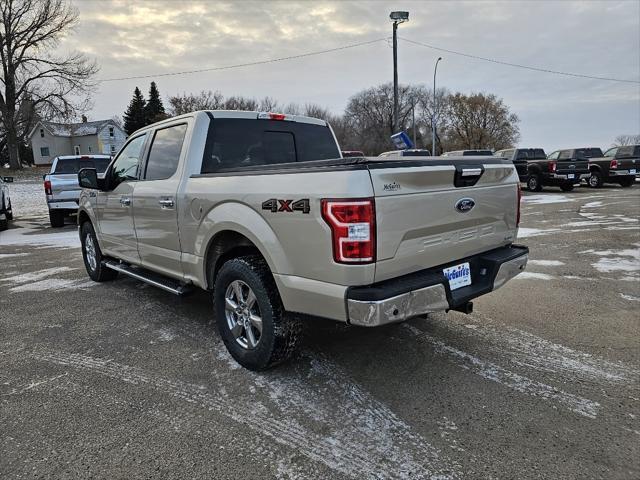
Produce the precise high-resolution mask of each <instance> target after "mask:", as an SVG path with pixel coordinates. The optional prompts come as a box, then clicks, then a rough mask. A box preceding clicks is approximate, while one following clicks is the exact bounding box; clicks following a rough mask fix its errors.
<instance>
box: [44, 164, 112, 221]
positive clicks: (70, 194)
mask: <svg viewBox="0 0 640 480" xmlns="http://www.w3.org/2000/svg"><path fill="white" fill-rule="evenodd" d="M110 161H111V157H110V156H109V155H66V156H60V157H56V158H54V160H53V163H52V164H51V170H50V171H49V173H48V174H47V175H45V176H44V193H45V195H46V197H47V207H49V221H50V223H51V226H52V227H62V226H63V225H64V219H65V217H66V216H67V215H71V214H74V213H76V212H77V211H78V198H80V190H81V189H80V186H79V185H78V172H79V171H80V170H81V169H82V168H95V169H96V171H97V172H98V173H104V171H105V170H106V169H107V166H108V165H109V162H110Z"/></svg>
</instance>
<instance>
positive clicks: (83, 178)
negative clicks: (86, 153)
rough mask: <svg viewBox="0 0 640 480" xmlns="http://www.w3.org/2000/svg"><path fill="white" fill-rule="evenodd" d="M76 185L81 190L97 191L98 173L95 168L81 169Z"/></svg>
mask: <svg viewBox="0 0 640 480" xmlns="http://www.w3.org/2000/svg"><path fill="white" fill-rule="evenodd" d="M78 184H79V185H80V186H81V187H82V188H90V189H92V190H98V173H97V171H96V169H95V168H82V169H80V171H79V172H78Z"/></svg>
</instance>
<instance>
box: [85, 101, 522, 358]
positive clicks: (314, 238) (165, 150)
mask: <svg viewBox="0 0 640 480" xmlns="http://www.w3.org/2000/svg"><path fill="white" fill-rule="evenodd" d="M339 157H340V150H339V147H338V145H337V144H336V141H335V137H334V135H333V133H332V131H331V128H330V126H329V125H328V124H327V123H326V122H325V121H323V120H319V119H315V118H308V117H299V116H289V115H284V114H273V113H257V112H228V111H206V112H194V113H190V114H186V115H181V116H178V117H174V118H171V119H168V120H164V121H162V122H159V123H156V124H153V125H150V126H148V127H145V128H143V129H141V130H138V131H137V132H135V133H133V134H132V135H131V137H130V138H129V140H128V142H127V143H126V144H125V146H124V147H123V148H122V149H121V150H120V152H119V153H118V155H117V157H116V158H115V160H114V161H113V162H112V163H111V165H110V166H109V168H108V169H107V171H106V173H105V175H104V178H99V177H98V175H97V172H96V170H95V169H91V168H85V169H82V170H80V173H79V174H78V180H79V183H80V185H82V186H83V187H84V189H83V191H82V194H81V195H80V206H79V213H78V223H79V226H80V229H79V230H80V240H81V245H82V254H83V258H84V263H85V267H86V269H87V273H88V274H89V276H90V277H91V278H92V279H93V280H95V281H97V282H102V281H107V280H112V279H114V278H115V277H116V275H117V274H118V272H121V273H123V274H126V275H130V276H132V277H135V278H137V279H140V280H143V281H146V282H149V283H151V284H153V285H156V286H158V287H160V288H162V289H165V290H167V291H170V292H173V293H176V294H181V293H184V292H185V291H186V290H188V289H190V288H192V287H199V288H203V289H205V290H208V291H210V292H211V294H212V297H213V304H214V311H215V318H216V321H217V324H218V329H219V331H220V335H221V337H222V339H223V341H224V343H225V345H226V346H227V348H228V350H229V352H230V353H231V355H232V356H233V358H235V359H236V360H237V361H238V362H239V363H240V364H242V365H243V366H245V367H247V368H249V369H253V370H261V369H265V368H268V367H270V366H272V365H275V364H277V363H278V362H281V361H283V360H284V359H286V358H287V357H289V356H290V355H291V353H292V352H293V350H294V348H295V346H296V344H297V343H298V341H299V339H300V328H301V323H300V322H301V319H302V318H304V317H308V316H314V317H325V318H329V319H333V320H337V321H341V322H347V323H350V324H353V325H361V326H369V327H373V326H378V325H383V324H388V323H391V322H399V321H403V320H406V319H408V318H412V317H414V316H418V315H424V314H426V313H429V312H436V311H446V310H449V309H454V310H460V311H463V312H466V313H469V312H470V311H471V310H472V303H471V300H472V299H473V298H475V297H478V296H480V295H483V294H485V293H489V292H491V291H492V290H495V289H497V288H499V287H501V286H502V285H504V283H505V282H507V281H508V280H509V279H511V278H513V277H514V276H516V275H517V274H518V273H520V272H521V271H522V270H523V269H524V268H525V265H526V263H527V258H528V249H527V248H526V247H524V246H517V245H514V244H513V242H514V241H515V240H516V235H517V230H518V222H519V218H520V213H519V212H520V189H519V182H518V176H517V175H516V172H515V169H514V167H513V164H512V163H511V162H508V161H506V160H503V159H496V158H492V157H486V158H485V159H470V161H469V162H468V163H466V164H464V165H461V164H460V163H459V162H451V161H448V162H447V161H439V162H435V164H434V162H433V161H432V160H424V161H422V160H414V161H411V162H407V161H403V160H401V159H399V160H393V159H375V158H373V159H372V158H367V159H362V158H339ZM431 172H433V173H434V174H433V175H431V174H430V173H431ZM485 173H487V174H486V175H485ZM489 173H490V174H489ZM476 183H478V186H476ZM425 205H428V208H425ZM125 285H126V284H125ZM125 285H123V287H125ZM104 301H105V302H108V300H107V299H105V300H104Z"/></svg>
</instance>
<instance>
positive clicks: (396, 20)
mask: <svg viewBox="0 0 640 480" xmlns="http://www.w3.org/2000/svg"><path fill="white" fill-rule="evenodd" d="M389 18H390V19H391V20H393V132H394V133H395V131H396V128H398V25H399V24H401V23H404V22H408V21H409V12H391V13H390V14H389Z"/></svg>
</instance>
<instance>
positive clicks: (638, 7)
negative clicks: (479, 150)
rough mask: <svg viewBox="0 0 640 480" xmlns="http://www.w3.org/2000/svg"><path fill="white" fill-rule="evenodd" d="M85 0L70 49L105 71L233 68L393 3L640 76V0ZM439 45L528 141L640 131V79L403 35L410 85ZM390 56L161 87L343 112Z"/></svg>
mask: <svg viewBox="0 0 640 480" xmlns="http://www.w3.org/2000/svg"><path fill="white" fill-rule="evenodd" d="M76 6H77V7H78V9H79V11H80V25H79V27H78V30H77V32H76V34H75V35H73V36H69V37H68V38H67V39H66V40H65V42H64V43H63V45H62V48H67V49H79V50H81V51H84V52H86V53H88V54H90V55H92V56H94V57H95V58H97V60H98V62H99V63H100V65H101V67H102V70H101V72H100V74H99V76H100V77H101V78H113V77H123V76H133V75H145V74H157V73H164V72H174V71H182V70H193V69H199V68H206V67H215V66H224V65H232V64H237V63H245V62H252V61H257V60H264V59H268V58H275V57H282V56H287V55H296V54H299V53H304V52H309V51H315V50H322V49H328V48H333V47H337V46H341V45H345V44H350V43H356V42H361V41H364V40H369V39H373V38H382V37H387V36H390V34H391V23H390V21H389V18H388V15H389V11H390V10H392V9H406V10H409V11H410V21H409V22H408V23H405V24H403V25H401V26H400V28H399V32H400V35H401V36H404V37H406V38H410V39H413V40H417V41H422V42H426V43H431V44H435V45H440V46H442V47H444V48H448V49H452V50H458V51H463V52H466V53H470V54H475V55H481V56H487V57H492V58H496V59H501V60H505V61H510V62H515V63H524V64H530V65H534V66H538V67H546V68H551V69H555V70H563V71H569V72H575V73H584V74H593V75H599V76H608V77H619V78H627V79H639V78H640V56H639V55H638V51H639V50H640V25H639V23H640V21H639V20H638V19H639V18H640V3H638V2H633V1H604V2H598V1H591V2H557V1H520V2H506V1H472V2H411V1H409V2H402V3H396V2H393V3H391V4H390V3H388V2H377V1H353V2H348V1H343V2H321V1H315V2H307V1H299V2H287V1H278V2H254V1H242V2H220V1H216V2H209V1H199V2H198V1H193V2H174V1H150V0H149V1H145V2H133V1H130V2H129V1H123V0H120V1H112V2H109V1H103V2H77V3H76ZM440 55H442V56H443V57H444V61H443V62H442V63H441V64H440V66H439V67H438V84H439V85H441V86H446V87H447V88H449V89H451V90H459V91H463V92H471V91H485V92H491V93H495V94H497V95H498V96H501V97H503V98H504V99H505V101H506V102H507V104H509V105H511V106H512V108H513V109H514V110H515V111H516V113H518V114H519V116H520V117H521V118H522V124H521V131H522V137H523V143H528V144H531V145H535V146H538V145H539V146H543V147H545V148H548V149H555V148H559V147H563V146H566V145H565V144H564V142H565V141H566V140H564V139H565V138H571V139H579V140H580V141H581V142H582V143H584V144H585V145H587V144H590V145H591V144H592V145H601V146H605V144H608V143H610V141H611V139H613V137H615V136H616V135H618V134H619V133H624V132H629V133H633V132H636V133H637V132H640V113H639V112H640V98H639V97H640V87H639V86H638V85H633V84H619V83H613V82H601V81H595V80H587V79H573V78H564V77H559V76H556V75H550V74H544V73H539V72H532V71H527V70H520V69H515V68H510V67H506V66H500V65H495V64H490V63H487V62H483V61H480V60H472V59H468V58H463V57H458V56H455V55H451V54H446V53H442V52H438V51H434V50H429V49H426V48H422V47H418V46H415V45H410V44H407V43H405V42H402V41H400V45H399V76H400V81H401V82H403V83H426V84H430V83H431V82H432V75H433V63H434V61H435V59H436V58H437V57H438V56H440ZM391 58H392V55H391V48H390V46H389V44H388V43H385V42H381V43H377V44H373V45H369V46H365V47H359V48H356V49H351V50H344V51H340V52H334V53H331V54H326V55H319V56H315V57H308V58H304V59H297V60H291V61H287V62H279V63H273V64H268V65H261V66H256V67H247V68H243V69H234V70H227V71H219V72H208V73H199V74H193V75H185V76H180V77H161V78H158V84H159V87H160V90H161V93H162V94H163V95H164V96H165V97H166V96H167V95H171V94H175V93H178V92H185V91H187V92H188V91H199V90H202V89H207V90H208V89H213V90H215V89H219V90H221V91H222V92H223V93H224V94H225V95H233V94H241V95H248V96H254V97H262V96H265V95H269V96H272V97H274V98H277V99H278V100H280V101H281V102H282V103H287V102H290V101H295V102H300V103H305V102H317V103H320V104H323V105H326V106H328V107H329V108H330V109H332V110H334V111H336V112H340V111H341V110H342V109H343V108H344V106H345V105H346V103H347V101H348V98H349V97H350V96H351V95H353V94H354V93H356V92H357V91H359V90H361V89H363V88H367V87H369V86H372V85H375V84H378V83H382V82H387V81H390V80H391V78H392V62H391ZM148 83H149V81H148V80H137V81H123V82H113V83H104V84H102V85H101V87H100V89H99V91H98V92H97V94H96V96H95V99H94V100H95V109H94V111H93V112H92V113H91V115H92V116H93V117H94V118H97V117H105V118H109V117H111V116H112V115H114V114H122V111H124V109H125V107H126V104H127V103H128V101H129V98H130V96H131V92H132V91H133V88H134V87H135V86H136V85H137V86H140V87H141V88H142V89H143V90H145V91H146V90H147V89H148ZM585 115H586V117H588V118H585ZM614 117H615V121H610V120H611V119H613V118H614ZM567 118H572V122H571V123H570V124H569V122H567V121H566V119H567ZM532 122H537V123H535V124H534V123H532ZM539 122H542V124H540V123H539ZM620 129H622V130H624V132H622V131H618V130H620ZM576 141H577V140H576ZM571 146H572V145H571Z"/></svg>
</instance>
